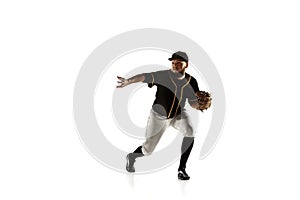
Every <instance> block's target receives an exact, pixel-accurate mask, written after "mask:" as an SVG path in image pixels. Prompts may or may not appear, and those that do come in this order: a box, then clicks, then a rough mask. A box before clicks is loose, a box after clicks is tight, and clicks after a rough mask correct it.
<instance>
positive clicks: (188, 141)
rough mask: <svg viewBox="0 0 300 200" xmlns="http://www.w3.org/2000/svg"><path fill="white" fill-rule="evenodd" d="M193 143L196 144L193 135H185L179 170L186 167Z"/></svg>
mask: <svg viewBox="0 0 300 200" xmlns="http://www.w3.org/2000/svg"><path fill="white" fill-rule="evenodd" d="M193 145H194V138H193V137H184V138H183V140H182V145H181V158H180V164H179V168H178V171H179V170H181V169H185V167H186V162H187V160H188V158H189V156H190V153H191V151H192V148H193Z"/></svg>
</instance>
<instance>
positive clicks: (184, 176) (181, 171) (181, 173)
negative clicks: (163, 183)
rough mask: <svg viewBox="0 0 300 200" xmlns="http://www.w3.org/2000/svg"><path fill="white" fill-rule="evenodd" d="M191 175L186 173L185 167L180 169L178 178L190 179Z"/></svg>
mask: <svg viewBox="0 0 300 200" xmlns="http://www.w3.org/2000/svg"><path fill="white" fill-rule="evenodd" d="M189 179H190V176H189V175H188V174H187V173H186V171H185V169H181V170H178V180H183V181H186V180H189Z"/></svg>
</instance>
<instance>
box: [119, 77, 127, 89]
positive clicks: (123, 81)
mask: <svg viewBox="0 0 300 200" xmlns="http://www.w3.org/2000/svg"><path fill="white" fill-rule="evenodd" d="M117 78H118V79H119V80H118V84H119V85H117V88H122V87H125V86H127V85H129V81H128V79H126V78H123V77H120V76H117Z"/></svg>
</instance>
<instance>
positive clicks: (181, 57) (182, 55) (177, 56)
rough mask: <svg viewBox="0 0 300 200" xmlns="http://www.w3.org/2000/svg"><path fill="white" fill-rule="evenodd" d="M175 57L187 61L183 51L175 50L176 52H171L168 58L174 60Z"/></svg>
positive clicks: (187, 58)
mask: <svg viewBox="0 0 300 200" xmlns="http://www.w3.org/2000/svg"><path fill="white" fill-rule="evenodd" d="M175 59H178V60H182V61H185V62H188V61H189V57H188V55H187V54H186V53H185V52H183V51H177V52H175V53H173V55H172V57H171V58H169V59H168V60H170V61H171V60H175Z"/></svg>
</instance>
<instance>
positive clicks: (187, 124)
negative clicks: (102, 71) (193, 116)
mask: <svg viewBox="0 0 300 200" xmlns="http://www.w3.org/2000/svg"><path fill="white" fill-rule="evenodd" d="M169 60H170V61H171V62H172V68H171V69H170V70H162V71H156V72H151V73H143V74H138V75H136V76H133V77H131V78H128V79H125V78H123V77H119V76H118V77H117V78H118V79H119V80H118V84H119V85H118V86H117V88H122V87H125V86H127V85H129V84H132V83H137V82H143V83H147V84H148V87H150V88H151V87H153V86H156V87H157V91H156V97H155V100H154V103H153V106H152V109H151V111H150V116H149V118H148V122H147V127H146V141H145V142H144V143H143V144H142V145H141V146H139V147H138V148H137V149H136V150H135V151H134V152H133V153H129V154H128V155H127V157H126V159H127V163H126V170H127V171H128V172H135V168H134V162H135V160H136V158H138V157H141V156H146V155H150V154H151V153H152V152H153V151H154V149H155V147H156V145H157V144H158V142H159V140H160V138H161V136H162V135H163V133H164V132H165V130H166V129H167V128H168V127H169V126H172V127H174V128H175V129H177V130H178V131H179V132H180V133H182V134H183V136H184V138H183V141H182V146H181V158H180V164H179V167H178V179H179V180H189V179H190V176H189V175H188V174H187V173H186V171H185V168H186V163H187V160H188V158H189V155H190V153H191V150H192V148H193V144H194V131H193V127H192V124H191V121H190V119H189V116H188V114H187V112H186V110H185V109H184V106H185V102H186V100H188V102H189V104H190V105H191V106H192V107H193V108H196V109H197V108H198V107H199V104H198V101H197V96H196V92H198V91H199V88H198V83H197V81H196V79H195V78H194V77H193V76H191V75H189V74H188V73H186V72H185V71H186V68H187V67H188V61H189V58H188V56H187V54H186V53H185V52H182V51H178V52H176V53H174V54H173V55H172V57H171V58H169Z"/></svg>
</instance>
